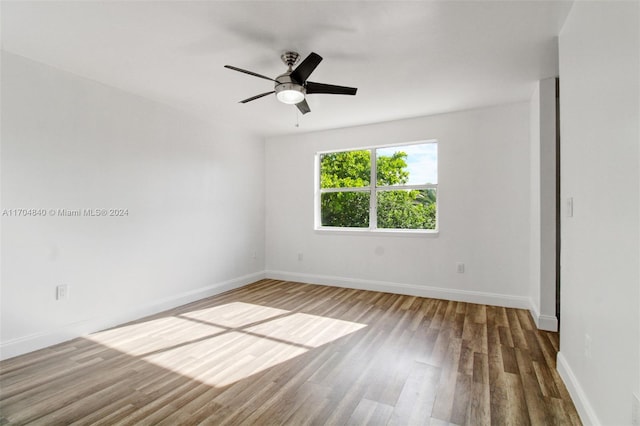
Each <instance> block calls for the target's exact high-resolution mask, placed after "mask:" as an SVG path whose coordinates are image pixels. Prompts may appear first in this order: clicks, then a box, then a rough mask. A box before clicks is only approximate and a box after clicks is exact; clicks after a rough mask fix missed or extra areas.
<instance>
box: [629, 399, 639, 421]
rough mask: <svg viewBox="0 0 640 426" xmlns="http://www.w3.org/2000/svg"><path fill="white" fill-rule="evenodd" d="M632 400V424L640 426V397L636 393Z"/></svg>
mask: <svg viewBox="0 0 640 426" xmlns="http://www.w3.org/2000/svg"><path fill="white" fill-rule="evenodd" d="M631 399H632V400H633V401H632V402H631V424H632V425H633V426H640V396H638V395H637V394H635V393H634V394H633V395H632V397H631Z"/></svg>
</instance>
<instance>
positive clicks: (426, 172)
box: [376, 143, 438, 185]
mask: <svg viewBox="0 0 640 426" xmlns="http://www.w3.org/2000/svg"><path fill="white" fill-rule="evenodd" d="M398 151H402V152H406V153H407V159H406V161H407V168H408V171H409V181H408V182H407V183H406V184H407V185H423V184H427V183H430V184H437V183H438V144H436V143H424V144H416V145H403V146H392V147H389V148H379V149H377V150H376V154H377V156H386V157H389V156H391V155H393V154H394V153H395V152H398Z"/></svg>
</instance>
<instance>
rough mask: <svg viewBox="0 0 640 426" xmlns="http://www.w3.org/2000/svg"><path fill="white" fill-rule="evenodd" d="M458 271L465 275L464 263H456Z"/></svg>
mask: <svg viewBox="0 0 640 426" xmlns="http://www.w3.org/2000/svg"><path fill="white" fill-rule="evenodd" d="M456 271H457V272H458V273H459V274H464V263H462V262H458V263H456Z"/></svg>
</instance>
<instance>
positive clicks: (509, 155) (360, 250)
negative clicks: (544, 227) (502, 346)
mask: <svg viewBox="0 0 640 426" xmlns="http://www.w3.org/2000/svg"><path fill="white" fill-rule="evenodd" d="M422 139H437V140H438V141H439V146H438V152H439V195H438V196H439V219H440V223H439V227H440V233H439V235H438V236H437V237H428V236H422V237H416V236H406V237H405V236H379V235H344V234H327V233H320V232H315V231H314V218H313V209H314V207H313V206H314V172H313V170H314V154H315V153H316V152H317V151H322V150H331V149H343V148H357V147H363V146H373V145H380V144H389V143H400V142H411V141H417V140H422ZM529 155H530V154H529V104H528V103H519V104H511V105H504V106H499V107H492V108H484V109H478V110H471V111H464V112H458V113H452V114H444V115H437V116H432V117H423V118H416V119H410V120H402V121H395V122H389V123H381V124H374V125H369V126H362V127H355V128H348V129H340V130H332V131H325V132H318V133H310V134H300V135H294V136H286V137H274V138H270V139H268V140H267V142H266V180H267V183H266V214H267V216H266V253H267V260H266V265H267V272H266V273H267V275H268V276H271V277H275V278H284V279H292V280H299V281H305V282H312V283H327V284H334V285H343V286H349V287H356V288H369V289H376V290H383V291H394V292H398V293H408V294H417V295H423V296H433V297H444V298H450V299H455V300H469V301H477V302H486V303H492V304H499V305H508V306H520V307H527V308H528V307H529V306H530V304H529V294H528V286H529V282H528V281H529V277H528V274H529V166H530V159H529ZM298 253H302V254H303V260H302V261H299V260H298ZM456 262H464V263H465V264H466V272H465V273H464V274H458V273H456Z"/></svg>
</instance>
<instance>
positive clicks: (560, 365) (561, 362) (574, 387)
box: [556, 351, 602, 426]
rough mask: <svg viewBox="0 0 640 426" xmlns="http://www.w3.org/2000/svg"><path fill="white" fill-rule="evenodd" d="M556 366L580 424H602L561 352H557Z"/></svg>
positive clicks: (591, 425)
mask: <svg viewBox="0 0 640 426" xmlns="http://www.w3.org/2000/svg"><path fill="white" fill-rule="evenodd" d="M556 364H557V367H556V368H557V370H558V373H559V374H560V377H561V378H562V381H564V384H565V386H566V387H567V390H568V391H569V395H571V399H572V400H573V404H574V405H575V406H576V410H578V415H580V420H582V423H583V424H584V425H586V426H600V425H601V424H602V423H600V420H598V416H596V412H595V411H594V409H593V407H592V406H591V404H590V403H589V399H588V398H587V395H586V394H585V393H584V391H583V390H582V386H580V382H578V379H577V378H576V376H575V374H573V370H571V366H570V365H569V363H568V362H567V359H566V358H565V357H564V355H563V354H562V351H560V352H558V358H557V362H556Z"/></svg>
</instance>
